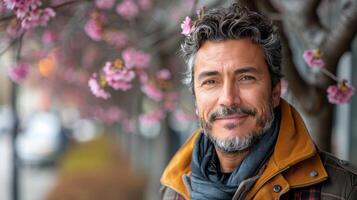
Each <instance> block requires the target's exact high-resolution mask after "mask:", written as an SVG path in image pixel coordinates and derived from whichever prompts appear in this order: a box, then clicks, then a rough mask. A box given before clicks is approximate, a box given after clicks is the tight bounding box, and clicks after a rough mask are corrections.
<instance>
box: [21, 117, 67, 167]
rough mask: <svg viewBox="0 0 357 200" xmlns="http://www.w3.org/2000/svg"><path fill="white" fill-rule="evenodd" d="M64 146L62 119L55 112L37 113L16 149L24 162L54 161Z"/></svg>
mask: <svg viewBox="0 0 357 200" xmlns="http://www.w3.org/2000/svg"><path fill="white" fill-rule="evenodd" d="M63 148H64V136H63V133H62V128H61V121H60V119H59V117H58V116H57V115H56V114H54V113H37V114H35V115H34V116H33V117H32V118H31V119H30V120H29V121H28V124H27V126H26V127H25V129H24V132H22V133H20V134H19V135H18V137H17V140H16V149H17V152H18V155H19V159H20V161H21V162H22V163H23V164H29V165H41V164H47V163H52V162H53V161H55V160H56V158H57V157H58V155H60V153H61V152H62V150H63Z"/></svg>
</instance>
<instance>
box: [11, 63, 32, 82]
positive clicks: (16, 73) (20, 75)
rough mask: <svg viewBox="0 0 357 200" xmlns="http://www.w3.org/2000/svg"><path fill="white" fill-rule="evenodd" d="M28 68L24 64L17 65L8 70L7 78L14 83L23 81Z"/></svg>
mask: <svg viewBox="0 0 357 200" xmlns="http://www.w3.org/2000/svg"><path fill="white" fill-rule="evenodd" d="M28 72H29V66H28V65H27V64H25V63H19V64H17V65H15V66H13V67H11V68H10V69H9V72H8V74H9V77H10V79H11V80H12V81H14V82H16V83H21V82H22V81H24V80H25V79H26V77H27V75H28Z"/></svg>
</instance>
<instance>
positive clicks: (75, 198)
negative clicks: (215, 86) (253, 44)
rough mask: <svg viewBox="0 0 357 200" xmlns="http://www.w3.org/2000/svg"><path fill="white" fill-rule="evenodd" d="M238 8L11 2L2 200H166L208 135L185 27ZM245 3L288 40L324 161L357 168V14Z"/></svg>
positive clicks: (286, 52) (295, 78) (347, 1)
mask: <svg viewBox="0 0 357 200" xmlns="http://www.w3.org/2000/svg"><path fill="white" fill-rule="evenodd" d="M232 2H234V1H219V0H206V1H202V0H201V1H199V0H177V1H164V0H23V1H16V0H0V30H1V32H0V63H1V65H0V185H1V186H2V187H1V188H0V199H4V200H6V199H11V200H19V199H21V200H41V199H43V200H57V199H66V200H81V199H84V200H90V199H102V200H112V199H130V200H133V199H145V200H155V199H159V190H160V183H159V179H160V176H161V173H162V171H163V170H164V167H165V166H166V164H167V163H168V161H169V160H170V158H171V157H172V155H173V154H174V153H175V152H176V151H177V149H178V148H179V147H180V145H181V144H182V143H183V142H184V141H185V140H186V139H187V137H189V136H190V135H191V134H192V133H193V131H194V130H195V129H197V127H198V122H197V120H196V116H195V114H194V113H195V108H194V98H193V96H192V94H191V93H190V92H189V90H188V88H187V87H186V86H184V85H183V84H182V83H181V80H182V78H183V73H184V71H185V63H184V62H183V59H182V57H181V56H180V52H179V48H180V43H181V42H182V41H183V39H184V35H183V34H182V33H181V31H182V30H181V23H182V22H183V20H184V19H185V17H186V16H190V18H191V19H192V21H193V23H194V20H195V19H197V15H196V10H198V9H200V8H203V7H205V9H209V8H213V7H219V6H228V5H229V4H230V3H232ZM240 2H241V3H242V4H244V5H246V6H248V7H250V8H251V9H252V10H256V11H258V12H261V13H263V14H265V15H267V16H269V17H270V18H271V19H272V21H273V23H274V24H275V25H276V26H277V27H278V28H279V31H280V33H281V34H280V35H281V40H282V42H283V57H284V59H283V71H284V75H285V77H284V79H283V86H284V91H283V93H282V97H283V98H284V99H286V100H287V101H289V102H290V103H292V104H293V105H294V106H295V107H296V108H297V109H298V110H299V111H300V113H301V114H302V115H303V118H304V121H305V122H306V125H307V128H308V129H309V131H310V133H311V135H312V137H313V139H314V141H315V142H316V143H317V144H318V145H319V147H320V148H321V149H324V150H327V151H330V152H332V153H333V154H335V155H336V156H338V157H339V158H341V159H345V160H349V161H351V162H352V163H353V164H355V165H356V164H357V157H356V156H353V155H355V154H356V153H357V145H356V144H357V99H356V98H355V97H352V98H350V96H351V95H353V89H352V88H353V86H357V79H356V77H357V69H356V65H357V41H356V32H357V26H356V24H357V2H356V1H353V0H340V1H335V0H303V1H300V0H268V1H259V0H242V1H240ZM309 50H310V51H312V52H314V53H313V54H314V56H315V57H314V58H316V59H317V60H318V61H321V62H323V66H319V67H316V66H311V63H309V62H308V61H307V60H306V57H305V53H306V52H307V51H309ZM303 55H304V56H303ZM304 58H305V59H304ZM329 88H330V89H329ZM331 88H335V90H333V89H331ZM347 93H348V94H347Z"/></svg>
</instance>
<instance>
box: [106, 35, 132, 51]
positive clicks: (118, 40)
mask: <svg viewBox="0 0 357 200" xmlns="http://www.w3.org/2000/svg"><path fill="white" fill-rule="evenodd" d="M104 40H105V41H106V42H107V43H108V44H109V45H112V46H114V47H116V48H118V49H121V48H123V47H125V45H126V44H127V43H128V41H129V37H128V36H127V35H126V34H125V33H124V32H120V31H115V30H108V31H106V32H105V33H104Z"/></svg>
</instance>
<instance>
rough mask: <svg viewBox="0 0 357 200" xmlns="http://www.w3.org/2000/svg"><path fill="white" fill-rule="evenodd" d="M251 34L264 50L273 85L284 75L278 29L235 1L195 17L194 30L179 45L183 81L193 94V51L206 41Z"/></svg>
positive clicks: (242, 36)
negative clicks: (183, 65) (183, 72)
mask: <svg viewBox="0 0 357 200" xmlns="http://www.w3.org/2000/svg"><path fill="white" fill-rule="evenodd" d="M240 38H250V39H251V40H252V42H254V43H256V44H259V45H260V46H261V47H262V49H263V50H264V55H265V60H266V62H267V64H268V67H269V73H270V77H271V83H272V86H275V85H276V83H278V82H279V80H280V79H281V78H282V77H283V75H282V72H281V58H282V56H281V44H280V39H279V36H278V33H277V31H276V30H275V28H274V26H273V25H272V22H271V21H270V20H268V18H267V17H265V16H263V15H261V14H259V13H256V12H253V11H250V10H249V9H248V8H246V7H242V6H241V5H239V4H238V3H234V4H232V5H231V6H230V7H228V8H219V9H212V10H210V11H208V12H207V13H205V14H204V16H203V17H202V18H201V19H198V20H197V21H195V25H194V28H193V31H192V32H191V33H190V34H189V35H187V37H186V38H185V40H184V42H183V44H182V45H181V52H182V54H183V57H184V59H185V62H186V65H187V66H186V72H185V77H184V80H183V82H184V83H185V84H186V85H187V86H188V87H189V89H190V91H191V92H192V93H193V94H194V81H193V74H194V62H195V55H196V53H197V51H198V50H199V48H200V47H201V45H202V44H203V43H204V42H205V41H224V40H229V39H240Z"/></svg>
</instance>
